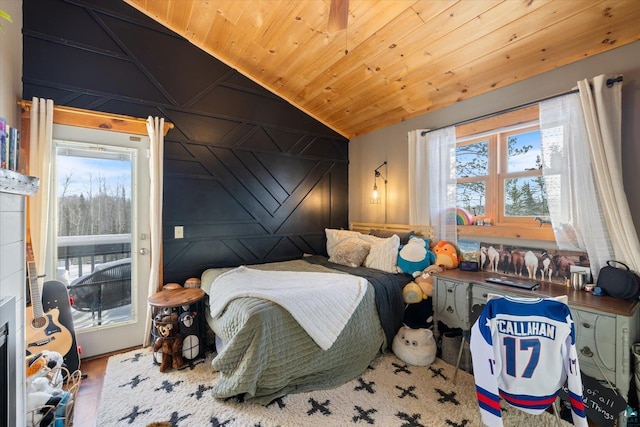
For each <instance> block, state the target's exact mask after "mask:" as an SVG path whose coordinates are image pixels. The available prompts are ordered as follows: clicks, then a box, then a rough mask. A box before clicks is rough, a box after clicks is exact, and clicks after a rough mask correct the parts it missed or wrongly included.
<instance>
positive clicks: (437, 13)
mask: <svg viewBox="0 0 640 427" xmlns="http://www.w3.org/2000/svg"><path fill="white" fill-rule="evenodd" d="M124 1H125V2H126V3H128V4H130V5H132V6H134V7H135V8H137V9H138V10H140V11H142V12H143V13H145V14H147V15H148V16H150V17H151V18H153V19H154V20H156V21H157V22H159V23H161V24H162V25H164V26H166V27H167V28H169V29H171V30H173V31H175V32H176V33H178V34H180V35H181V36H183V37H185V38H186V39H187V40H189V41H190V42H191V43H193V44H194V45H196V46H199V47H200V48H201V49H203V50H204V51H206V52H208V53H209V54H211V55H213V56H214V57H216V58H217V59H219V60H220V61H222V62H224V63H226V64H227V65H229V66H230V67H233V68H235V69H237V70H238V71H239V72H240V73H242V74H244V75H245V76H247V77H248V78H250V79H252V80H254V81H255V82H257V83H259V84H260V85H262V86H263V87H265V88H267V89H269V90H270V91H272V92H273V93H275V94H277V95H278V96H280V97H282V98H284V99H286V100H288V101H289V102H290V103H292V104H293V105H295V106H296V107H298V108H299V109H301V110H303V111H305V112H306V113H308V114H310V115H311V116H313V117H315V118H316V119H318V120H319V121H321V122H322V123H324V124H326V125H327V126H329V127H331V128H332V129H334V130H335V131H337V132H339V133H340V134H342V135H344V136H345V137H347V138H353V137H355V136H358V135H363V134H366V133H369V132H371V131H374V130H376V129H379V128H382V127H385V126H389V125H392V124H394V123H398V122H400V121H403V120H406V119H408V118H411V117H414V116H417V115H420V114H424V113H426V112H429V111H433V110H436V109H438V108H442V107H444V106H447V105H449V104H452V103H455V102H458V101H460V100H463V99H466V98H470V97H473V96H476V95H480V94H482V93H485V92H488V91H491V90H494V89H496V88H499V87H503V86H506V85H508V84H511V83H514V82H517V81H520V80H523V79H526V78H529V77H532V76H535V75H538V74H540V73H543V72H545V71H549V70H551V69H554V68H558V67H561V66H563V65H567V64H570V63H572V62H575V61H578V60H580V59H583V58H586V57H589V56H593V55H595V54H598V53H601V52H604V51H607V50H610V49H613V48H616V47H619V46H623V45H625V44H628V43H631V42H634V41H636V40H640V24H639V23H640V6H639V5H638V1H637V0H545V1H543V0H504V1H502V0H421V1H415V0H385V1H376V0H350V2H349V3H348V22H347V28H346V29H344V30H332V31H329V30H328V25H327V24H328V20H329V9H330V0H217V1H216V0H124ZM342 1H345V0H342ZM185 65H187V64H185ZM585 77H589V76H585Z"/></svg>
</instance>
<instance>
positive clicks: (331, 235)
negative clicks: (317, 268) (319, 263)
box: [324, 228, 360, 258]
mask: <svg viewBox="0 0 640 427" xmlns="http://www.w3.org/2000/svg"><path fill="white" fill-rule="evenodd" d="M324 231H325V234H326V236H327V255H329V258H333V257H334V255H335V250H336V247H337V246H338V245H339V244H340V243H342V242H344V241H345V240H347V239H351V238H354V237H359V236H360V233H359V232H357V231H351V230H338V229H335V228H325V229H324Z"/></svg>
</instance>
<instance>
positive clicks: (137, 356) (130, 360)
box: [120, 353, 144, 363]
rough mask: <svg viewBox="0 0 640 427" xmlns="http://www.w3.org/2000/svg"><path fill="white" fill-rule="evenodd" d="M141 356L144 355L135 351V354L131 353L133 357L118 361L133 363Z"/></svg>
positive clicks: (141, 357)
mask: <svg viewBox="0 0 640 427" xmlns="http://www.w3.org/2000/svg"><path fill="white" fill-rule="evenodd" d="M143 358H144V355H143V354H142V353H136V354H134V355H133V357H130V358H128V359H124V360H122V361H120V363H125V362H132V363H135V362H139V361H140V360H141V359H143Z"/></svg>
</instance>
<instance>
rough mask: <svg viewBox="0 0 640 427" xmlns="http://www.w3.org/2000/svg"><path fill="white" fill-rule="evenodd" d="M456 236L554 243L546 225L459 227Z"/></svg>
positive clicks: (553, 237) (549, 229) (551, 231)
mask: <svg viewBox="0 0 640 427" xmlns="http://www.w3.org/2000/svg"><path fill="white" fill-rule="evenodd" d="M458 235H459V236H472V237H496V238H505V239H526V240H544V241H550V242H555V235H554V234H553V229H552V228H551V227H549V226H548V225H545V226H543V227H525V226H516V225H513V226H509V225H491V226H478V225H459V226H458Z"/></svg>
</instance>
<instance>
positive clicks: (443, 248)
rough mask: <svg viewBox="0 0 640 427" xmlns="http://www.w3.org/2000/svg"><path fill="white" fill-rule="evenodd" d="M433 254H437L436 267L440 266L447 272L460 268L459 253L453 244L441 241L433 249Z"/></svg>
mask: <svg viewBox="0 0 640 427" xmlns="http://www.w3.org/2000/svg"><path fill="white" fill-rule="evenodd" d="M433 252H434V253H435V254H436V262H435V265H439V266H441V267H443V268H445V269H447V270H452V269H454V268H457V267H458V252H457V251H456V248H455V246H453V245H452V244H451V243H449V242H447V241H446V240H440V241H439V242H438V243H437V244H436V246H435V247H434V248H433Z"/></svg>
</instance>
